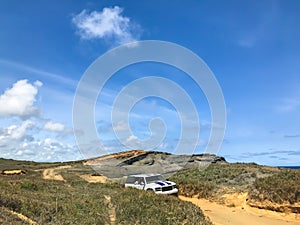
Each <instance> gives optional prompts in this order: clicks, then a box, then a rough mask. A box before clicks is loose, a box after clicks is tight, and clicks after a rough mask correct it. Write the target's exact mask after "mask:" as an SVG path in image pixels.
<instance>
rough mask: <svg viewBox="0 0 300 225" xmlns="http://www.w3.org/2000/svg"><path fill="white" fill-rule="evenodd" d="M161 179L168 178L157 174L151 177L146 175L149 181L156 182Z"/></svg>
mask: <svg viewBox="0 0 300 225" xmlns="http://www.w3.org/2000/svg"><path fill="white" fill-rule="evenodd" d="M160 180H166V179H165V178H164V177H163V176H162V175H157V176H151V177H146V182H147V183H148V184H149V183H154V182H156V181H160Z"/></svg>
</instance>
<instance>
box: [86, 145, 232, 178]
mask: <svg viewBox="0 0 300 225" xmlns="http://www.w3.org/2000/svg"><path fill="white" fill-rule="evenodd" d="M211 163H227V162H226V160H225V158H224V157H221V156H216V155H211V154H195V155H173V154H170V153H166V152H156V151H144V150H132V151H128V152H121V153H116V154H111V155H106V156H103V157H99V158H94V159H91V160H87V161H85V165H90V166H92V167H93V169H94V170H96V171H97V172H98V173H100V174H103V175H105V176H107V177H110V178H120V177H123V176H126V175H129V174H136V173H160V174H163V175H165V176H166V177H169V176H171V175H172V174H174V173H176V172H178V171H179V170H182V169H184V168H199V167H203V168H204V167H206V166H208V165H209V164H211Z"/></svg>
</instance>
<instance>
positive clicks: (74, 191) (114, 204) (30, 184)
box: [0, 159, 211, 225]
mask: <svg viewBox="0 0 300 225" xmlns="http://www.w3.org/2000/svg"><path fill="white" fill-rule="evenodd" d="M9 169H21V170H24V171H26V174H22V175H11V176H6V175H0V215H1V216H0V224H13V225H18V224H154V225H155V224H157V225H158V224H195V223H194V221H197V223H198V224H203V225H209V224H211V223H210V222H209V221H208V220H207V219H206V218H205V217H204V215H203V213H202V211H201V209H200V208H199V207H197V206H195V205H193V204H192V203H189V202H183V201H181V200H180V199H178V198H176V197H174V196H158V195H155V194H153V193H149V192H144V191H138V190H135V189H125V188H124V187H123V185H119V184H116V183H112V182H109V181H107V182H106V183H101V182H100V181H104V180H103V179H102V178H104V177H103V176H99V175H97V173H95V171H93V170H92V169H91V167H90V166H88V165H84V164H83V163H82V162H70V163H53V164H52V163H34V162H24V161H14V160H5V159H1V160H0V170H2V171H3V170H9ZM100 178H101V179H100Z"/></svg>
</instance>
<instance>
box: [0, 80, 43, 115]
mask: <svg viewBox="0 0 300 225" xmlns="http://www.w3.org/2000/svg"><path fill="white" fill-rule="evenodd" d="M41 86H42V83H41V82H40V81H36V82H35V83H34V84H30V83H28V81H27V80H19V81H17V82H16V83H15V84H13V87H12V88H10V89H7V90H6V91H5V92H4V93H3V94H2V95H0V117H1V116H2V117H6V116H19V117H28V116H33V115H36V114H37V113H38V109H37V108H36V107H35V106H34V103H35V101H36V95H37V93H38V87H41Z"/></svg>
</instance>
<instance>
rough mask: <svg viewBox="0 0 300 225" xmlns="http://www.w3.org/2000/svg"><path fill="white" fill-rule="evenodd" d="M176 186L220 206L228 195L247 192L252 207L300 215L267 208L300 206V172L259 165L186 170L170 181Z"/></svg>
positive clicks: (211, 166) (185, 193)
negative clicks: (265, 203)
mask: <svg viewBox="0 0 300 225" xmlns="http://www.w3.org/2000/svg"><path fill="white" fill-rule="evenodd" d="M170 179H171V180H173V181H175V182H177V184H178V185H179V191H180V194H181V195H184V196H187V197H192V196H198V197H199V198H210V199H215V200H218V201H220V202H221V199H222V198H221V196H222V195H224V194H225V193H234V192H248V194H249V199H248V200H249V201H251V204H252V205H253V206H255V205H257V207H260V208H266V209H272V210H276V211H285V210H286V209H285V208H286V207H288V208H289V210H290V211H293V212H298V213H299V212H300V211H299V209H298V208H297V207H296V206H295V207H294V206H279V207H274V206H266V207H264V204H260V203H264V201H266V200H267V201H269V202H270V203H271V204H294V203H300V182H299V180H300V170H290V169H283V168H282V169H279V168H275V167H267V166H258V165H256V164H243V163H232V164H211V165H209V166H208V167H207V168H205V169H204V170H197V169H187V170H183V171H180V172H179V173H177V174H176V175H174V176H173V177H171V178H170Z"/></svg>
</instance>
